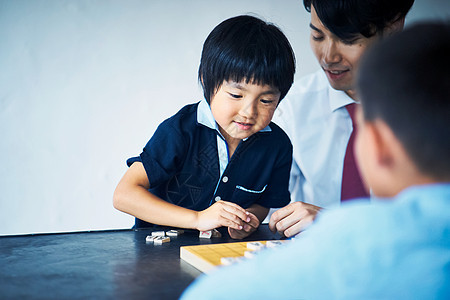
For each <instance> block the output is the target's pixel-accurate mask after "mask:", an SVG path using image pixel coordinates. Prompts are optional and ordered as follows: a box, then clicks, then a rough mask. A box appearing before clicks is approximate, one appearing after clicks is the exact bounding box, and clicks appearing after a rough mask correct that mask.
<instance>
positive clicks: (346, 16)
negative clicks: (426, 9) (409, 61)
mask: <svg viewBox="0 0 450 300" xmlns="http://www.w3.org/2000/svg"><path fill="white" fill-rule="evenodd" d="M413 3H414V0H394V1H392V0H375V1H374V0H303V5H304V6H305V8H306V10H307V11H309V12H311V5H312V6H314V9H315V10H316V13H317V16H318V17H319V19H320V21H322V23H323V25H325V27H326V28H328V30H330V31H331V32H332V33H333V34H334V35H336V36H337V37H339V38H340V39H342V40H344V41H345V40H351V39H353V38H355V36H357V35H358V34H361V35H363V36H364V37H367V38H369V37H371V36H374V35H375V34H377V33H378V32H382V31H383V29H385V28H386V27H387V26H389V24H390V23H392V22H394V21H397V20H400V19H402V18H404V17H405V16H406V14H407V13H408V11H409V10H410V9H411V6H412V5H413Z"/></svg>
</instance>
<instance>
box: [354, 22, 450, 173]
mask: <svg viewBox="0 0 450 300" xmlns="http://www.w3.org/2000/svg"><path fill="white" fill-rule="evenodd" d="M449 53H450V23H420V24H417V25H414V26H412V27H410V28H408V29H406V30H404V31H403V32H401V33H399V34H395V35H393V36H392V37H390V38H387V39H386V40H384V41H381V42H379V43H377V44H376V45H374V46H373V47H372V48H371V49H369V50H368V52H367V53H366V54H365V55H364V56H363V58H362V60H361V65H360V69H359V73H358V77H357V86H358V93H359V96H360V98H361V103H362V107H363V111H364V119H365V120H366V121H372V120H375V119H381V120H383V121H384V122H385V123H386V124H387V125H388V126H389V127H390V128H391V130H392V131H393V133H394V134H395V136H396V137H397V138H398V139H399V141H400V142H401V143H402V144H403V146H404V148H405V150H406V151H407V153H408V154H409V156H410V157H411V159H412V160H413V161H414V163H415V164H416V166H417V167H418V169H419V170H420V171H421V172H422V173H424V174H428V175H430V176H432V177H434V178H436V179H441V180H442V179H444V180H445V179H446V180H449V179H450V72H449V70H450V59H449V58H450V57H449Z"/></svg>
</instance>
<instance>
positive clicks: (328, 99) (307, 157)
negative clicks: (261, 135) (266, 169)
mask: <svg viewBox="0 0 450 300" xmlns="http://www.w3.org/2000/svg"><path fill="white" fill-rule="evenodd" d="M353 102H354V101H353V99H351V98H350V97H349V96H348V95H347V94H346V93H345V92H343V91H337V90H335V89H333V88H332V87H331V86H330V84H329V83H328V79H327V78H326V75H325V74H324V72H323V71H322V70H319V71H317V72H315V73H313V74H311V75H308V76H306V77H303V78H301V79H300V80H298V81H296V82H295V83H294V85H293V86H292V88H291V89H290V91H289V93H288V94H287V96H286V98H285V99H283V101H281V103H280V105H279V107H278V108H277V111H276V112H275V114H274V117H273V122H274V123H276V124H278V125H279V126H280V127H281V128H282V129H283V130H284V131H285V132H286V133H287V135H288V136H289V138H290V139H291V142H292V145H293V161H292V163H293V164H292V168H291V179H290V191H291V195H292V196H291V199H292V201H303V202H307V203H311V204H314V205H317V206H320V207H327V208H330V207H333V206H339V205H340V203H341V184H342V171H343V164H344V157H345V151H346V149H347V144H348V140H349V138H350V134H351V133H352V130H353V126H352V120H351V118H350V116H349V114H348V112H347V110H346V109H345V106H346V105H347V104H350V103H353Z"/></svg>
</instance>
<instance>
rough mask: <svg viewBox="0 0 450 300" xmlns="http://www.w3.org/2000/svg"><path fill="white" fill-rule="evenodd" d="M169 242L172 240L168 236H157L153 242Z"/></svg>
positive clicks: (158, 243) (160, 243) (156, 243)
mask: <svg viewBox="0 0 450 300" xmlns="http://www.w3.org/2000/svg"><path fill="white" fill-rule="evenodd" d="M168 242H170V237H168V236H157V237H156V238H155V239H154V240H153V243H154V244H155V245H162V244H163V243H168Z"/></svg>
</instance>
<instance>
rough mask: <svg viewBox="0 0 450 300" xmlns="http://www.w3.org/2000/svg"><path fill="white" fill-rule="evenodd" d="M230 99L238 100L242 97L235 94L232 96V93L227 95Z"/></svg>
mask: <svg viewBox="0 0 450 300" xmlns="http://www.w3.org/2000/svg"><path fill="white" fill-rule="evenodd" d="M228 94H229V95H230V96H231V97H232V98H235V99H239V98H242V96H241V95H237V94H232V93H228Z"/></svg>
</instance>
